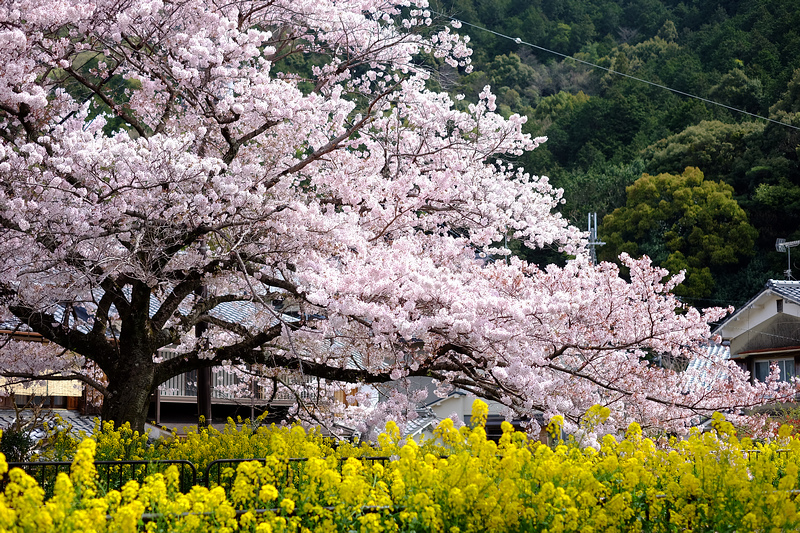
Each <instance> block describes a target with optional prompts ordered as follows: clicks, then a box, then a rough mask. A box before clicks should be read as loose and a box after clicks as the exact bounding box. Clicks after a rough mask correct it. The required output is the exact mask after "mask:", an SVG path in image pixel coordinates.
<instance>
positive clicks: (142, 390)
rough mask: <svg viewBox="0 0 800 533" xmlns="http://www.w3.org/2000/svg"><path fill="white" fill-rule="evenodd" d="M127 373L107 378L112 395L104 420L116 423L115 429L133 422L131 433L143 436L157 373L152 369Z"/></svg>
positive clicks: (105, 405) (140, 367)
mask: <svg viewBox="0 0 800 533" xmlns="http://www.w3.org/2000/svg"><path fill="white" fill-rule="evenodd" d="M127 370H128V371H127V372H120V373H117V374H115V375H107V378H108V387H107V389H108V394H107V395H106V397H105V398H104V399H103V409H102V412H101V413H102V417H103V420H104V421H112V422H114V427H119V426H120V425H121V424H124V423H125V422H130V424H131V429H133V430H135V431H138V432H140V433H143V432H144V424H145V422H146V421H147V411H148V409H149V407H150V396H151V394H152V392H153V390H154V389H155V387H156V384H155V372H154V369H153V368H152V367H151V366H149V365H138V366H137V367H135V369H133V370H131V368H130V367H128V368H127Z"/></svg>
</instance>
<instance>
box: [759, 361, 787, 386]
mask: <svg viewBox="0 0 800 533" xmlns="http://www.w3.org/2000/svg"><path fill="white" fill-rule="evenodd" d="M773 363H775V364H776V365H778V368H779V369H780V371H781V377H780V380H781V381H789V380H791V379H792V378H793V377H794V376H795V374H794V359H778V360H774V359H773V360H771V361H756V362H755V365H754V366H755V379H757V380H758V381H766V380H767V376H769V372H770V365H772V364H773Z"/></svg>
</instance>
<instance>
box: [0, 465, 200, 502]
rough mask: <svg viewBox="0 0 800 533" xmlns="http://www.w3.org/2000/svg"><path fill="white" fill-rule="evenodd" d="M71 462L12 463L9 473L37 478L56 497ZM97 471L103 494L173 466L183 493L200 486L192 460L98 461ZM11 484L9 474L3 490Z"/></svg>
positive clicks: (0, 484) (0, 482)
mask: <svg viewBox="0 0 800 533" xmlns="http://www.w3.org/2000/svg"><path fill="white" fill-rule="evenodd" d="M71 465H72V463H71V462H69V461H31V462H24V463H23V462H9V463H8V468H9V470H10V469H12V468H21V469H22V470H24V471H25V472H26V473H27V474H28V475H29V476H31V477H32V478H34V479H35V480H36V481H37V483H39V486H40V487H42V488H43V489H44V491H45V496H46V497H48V498H49V497H50V496H52V495H53V489H54V488H55V483H56V478H57V477H58V474H59V473H61V472H64V473H66V474H69V469H70V466H71ZM94 465H95V468H96V469H97V484H98V488H99V489H100V490H101V491H103V492H108V491H110V490H115V489H116V490H118V489H120V488H122V486H123V485H125V483H127V482H128V481H131V480H136V481H138V482H139V483H141V482H143V481H144V479H145V478H146V477H147V476H149V475H150V474H155V473H158V472H164V471H166V469H167V468H168V467H170V466H172V465H175V466H177V467H178V476H179V477H178V486H179V488H180V490H181V492H188V491H189V490H191V488H192V487H193V486H195V485H197V467H195V465H194V464H192V463H191V462H190V461H186V460H183V459H175V460H157V461H95V462H94ZM8 483H9V477H8V475H5V476H3V478H2V479H0V490H5V488H6V486H7V485H8Z"/></svg>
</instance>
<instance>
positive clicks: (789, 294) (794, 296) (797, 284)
mask: <svg viewBox="0 0 800 533" xmlns="http://www.w3.org/2000/svg"><path fill="white" fill-rule="evenodd" d="M767 289H772V291H773V292H775V293H776V294H778V295H780V296H782V297H783V298H784V299H786V300H791V301H793V302H795V303H798V304H800V281H784V280H774V279H771V280H769V281H768V282H767Z"/></svg>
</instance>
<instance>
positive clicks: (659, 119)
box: [436, 0, 800, 306]
mask: <svg viewBox="0 0 800 533" xmlns="http://www.w3.org/2000/svg"><path fill="white" fill-rule="evenodd" d="M436 9H437V10H438V11H439V12H440V13H443V14H446V15H449V16H452V17H455V18H458V19H460V20H463V21H464V22H467V23H469V24H465V25H464V26H463V27H462V29H461V30H460V32H461V33H462V34H463V33H466V34H469V35H470V37H471V44H472V46H473V49H474V55H473V65H474V71H473V72H471V73H466V72H463V71H461V72H455V71H453V70H450V69H447V68H446V67H442V68H440V76H439V83H440V84H441V85H442V86H443V87H445V88H446V89H448V90H449V91H451V92H452V93H454V94H456V93H461V94H465V95H466V97H467V98H466V100H467V101H469V100H474V97H475V96H476V95H477V94H478V92H479V91H480V90H481V89H482V88H483V87H484V86H485V85H487V84H488V85H491V86H492V90H493V91H494V92H495V93H496V94H497V95H498V96H497V105H498V109H499V110H500V112H501V113H503V114H506V115H508V114H511V113H519V114H524V115H526V116H527V117H528V123H527V125H526V128H527V130H528V132H530V133H532V134H535V135H546V136H547V137H548V138H549V141H548V142H547V143H546V144H545V145H543V146H542V147H540V148H538V149H537V150H535V151H534V152H533V153H530V154H528V155H527V156H526V157H525V158H524V159H523V160H521V161H519V163H520V164H522V165H524V166H525V167H526V168H527V169H529V170H530V171H531V172H534V173H537V174H545V175H548V176H550V178H551V180H552V181H553V182H554V183H555V184H556V185H557V186H559V187H562V188H563V189H564V190H565V198H566V203H565V204H564V205H563V206H562V208H563V212H564V213H565V214H566V215H567V216H568V217H569V218H570V219H571V220H572V221H573V223H574V224H576V225H578V226H579V227H581V228H585V227H586V214H587V213H590V212H597V213H598V219H600V218H602V220H603V222H602V224H601V226H600V236H601V239H602V240H604V241H606V242H607V243H608V244H607V245H606V246H604V247H602V248H600V249H599V256H600V258H601V259H606V260H612V259H613V258H614V257H615V256H616V254H618V253H619V252H620V251H628V252H630V253H633V254H638V255H641V254H643V253H647V254H648V255H650V256H651V257H652V258H653V259H654V260H655V261H656V262H658V263H659V264H661V265H662V266H665V267H668V268H670V269H671V270H673V271H677V270H679V269H687V272H688V273H689V279H687V282H686V283H685V284H684V286H683V287H681V288H680V289H679V292H680V293H681V294H682V295H683V296H684V297H685V298H686V299H687V301H690V302H691V303H693V304H695V305H698V306H705V305H710V304H714V305H740V304H741V303H743V302H744V301H746V300H747V299H748V298H749V297H750V296H751V295H753V294H754V293H755V292H757V291H758V290H759V289H760V288H761V287H762V286H763V284H764V282H765V281H766V280H767V279H769V278H778V279H782V278H783V277H784V273H783V271H784V269H786V261H787V258H786V254H785V253H778V252H776V251H775V240H776V238H779V237H780V238H785V239H787V240H795V239H800V231H799V230H800V167H799V166H798V157H799V156H800V130H798V129H794V128H792V127H789V126H786V125H782V124H778V123H776V122H769V121H766V120H763V119H760V118H757V117H754V116H753V115H760V116H763V117H769V118H771V119H773V120H775V121H777V122H782V123H786V124H789V125H791V126H794V127H796V128H797V127H800V4H798V3H795V2H786V1H785V0H751V1H749V2H744V1H737V0H728V1H710V0H684V1H680V2H679V1H676V0H534V1H529V0H453V1H450V0H443V1H442V2H441V3H440V4H438V7H437V8H436ZM470 24H474V25H477V26H482V27H486V28H489V29H491V30H493V31H495V32H498V33H501V34H504V35H507V36H510V37H512V38H511V39H509V38H505V37H502V36H498V35H496V34H493V33H490V32H486V31H482V30H479V29H477V28H475V27H472V26H470ZM515 39H519V41H521V42H516V41H515ZM527 43H530V44H532V45H535V46H530V45H529V44H527ZM537 47H538V48H537ZM542 48H544V49H547V50H550V51H552V52H557V53H558V54H564V55H566V56H573V57H576V58H578V59H581V60H583V61H586V62H589V63H594V64H597V65H600V66H601V67H605V68H607V69H611V70H613V71H617V72H621V73H625V74H628V75H630V76H634V77H636V78H642V79H645V80H648V81H649V82H652V84H647V83H642V82H640V81H637V80H634V79H631V78H628V77H625V76H620V75H617V74H613V73H609V72H608V71H606V70H603V69H600V68H593V67H590V66H586V65H585V64H582V63H580V62H576V61H574V60H572V59H568V58H567V59H565V58H564V57H563V56H560V55H558V54H556V53H552V52H548V51H544V50H542ZM653 84H657V85H663V86H668V87H670V88H672V89H675V90H676V91H680V92H682V93H688V94H691V95H695V96H698V97H701V98H703V99H706V100H711V101H714V102H718V103H720V104H723V105H724V106H728V107H723V106H718V105H714V104H712V103H710V102H708V101H704V100H701V99H697V98H691V97H689V96H686V95H683V94H680V93H676V92H671V91H669V90H666V89H664V88H661V87H658V86H656V85H653ZM730 108H736V109H739V110H742V111H745V112H746V113H749V114H746V113H740V112H737V111H735V110H732V109H730ZM637 180H639V181H637ZM634 183H636V186H635V187H631V188H629V189H627V191H626V187H630V186H632V185H633V184H634ZM796 257H800V253H798V254H797V255H796ZM534 259H535V258H534ZM795 276H798V277H800V265H798V268H797V269H795Z"/></svg>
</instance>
